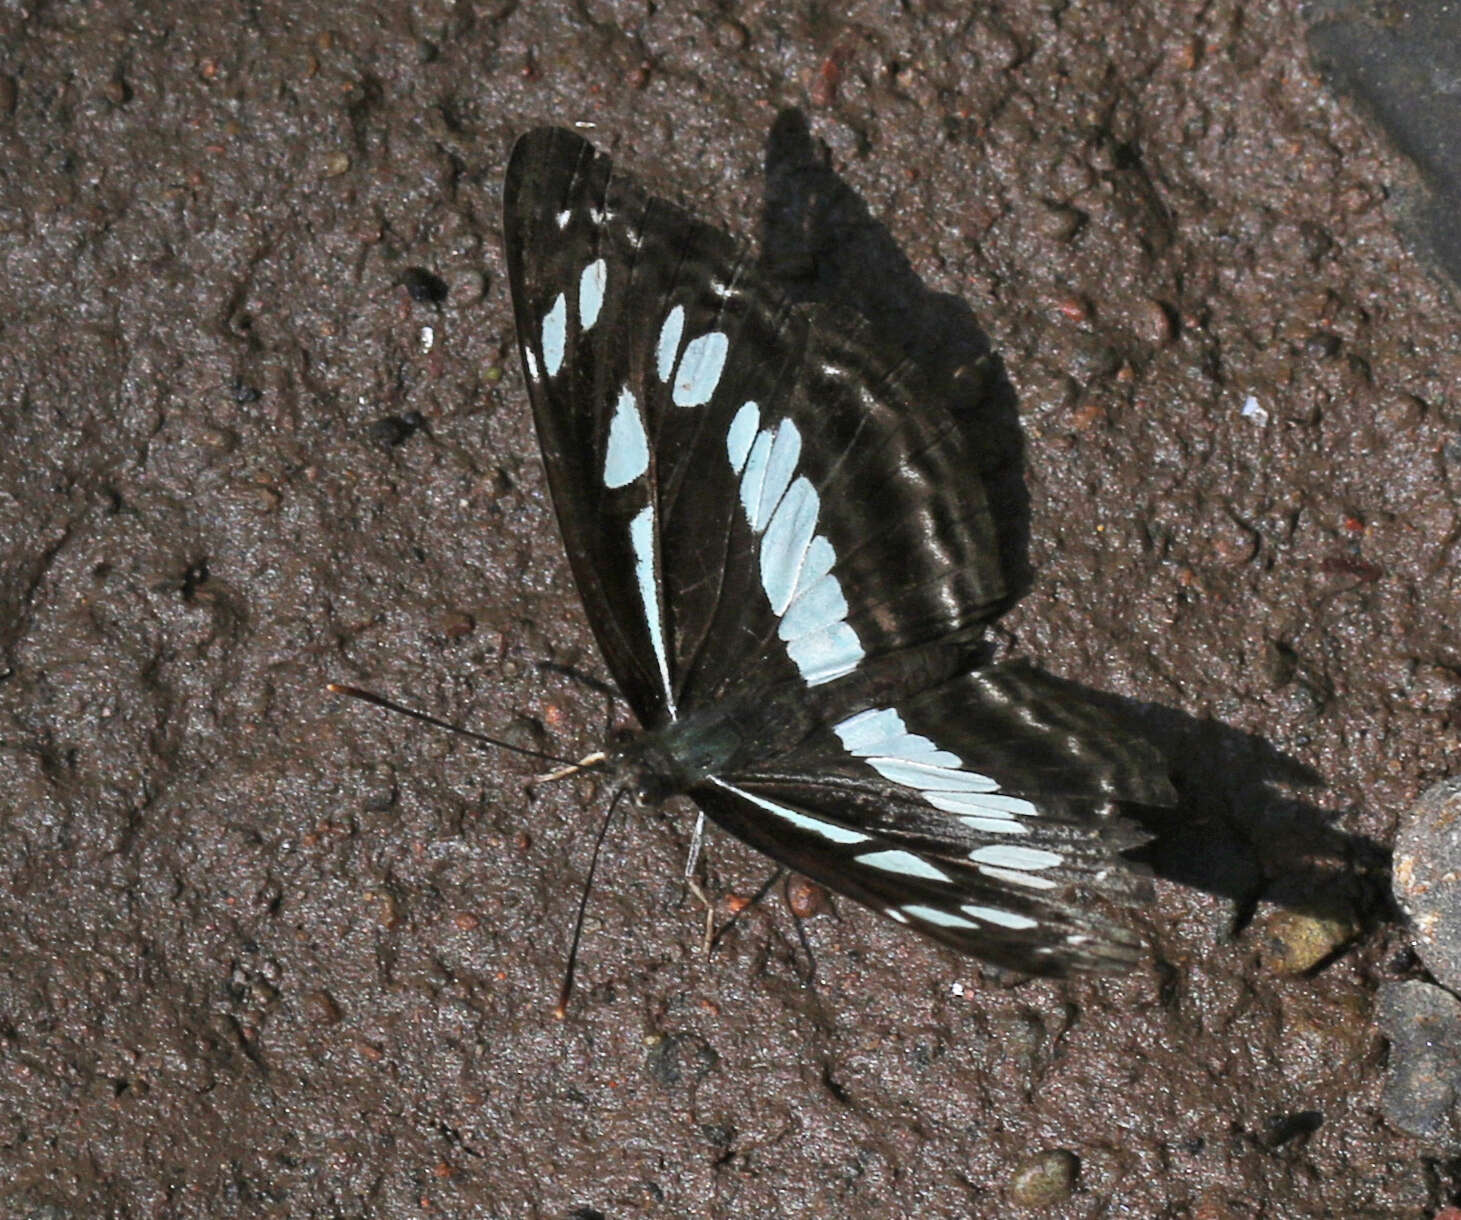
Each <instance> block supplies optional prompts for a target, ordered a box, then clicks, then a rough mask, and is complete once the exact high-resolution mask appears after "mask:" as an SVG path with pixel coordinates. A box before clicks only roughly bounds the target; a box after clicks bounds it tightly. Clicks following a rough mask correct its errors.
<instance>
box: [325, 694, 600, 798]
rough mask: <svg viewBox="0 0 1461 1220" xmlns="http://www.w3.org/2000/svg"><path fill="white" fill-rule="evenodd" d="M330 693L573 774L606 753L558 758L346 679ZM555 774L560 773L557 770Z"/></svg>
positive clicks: (590, 764) (566, 773)
mask: <svg viewBox="0 0 1461 1220" xmlns="http://www.w3.org/2000/svg"><path fill="white" fill-rule="evenodd" d="M326 689H327V690H329V691H330V693H331V694H335V695H349V696H350V698H352V699H359V700H361V701H363V702H365V703H373V704H375V706H376V707H383V708H385V709H386V711H388V712H399V713H400V714H401V715H402V716H409V717H411V719H412V720H420V721H422V722H423V723H425V724H433V725H435V726H436V727H437V728H439V729H446V730H447V732H449V733H456V734H457V735H458V736H461V737H467V738H470V739H471V740H472V741H475V742H477V743H478V744H479V745H484V746H495V747H496V748H497V749H499V750H511V751H512V752H513V753H514V754H526V755H527V756H528V757H529V758H540V759H542V760H543V761H544V762H551V763H561V764H563V766H564V767H565V770H564V774H565V775H571V774H572V773H573V772H574V771H578V770H582V769H584V768H585V767H589V766H592V765H593V764H594V763H596V762H598V761H601V760H602V758H603V755H602V754H600V755H599V757H598V758H595V757H594V756H593V755H592V754H590V755H589V757H588V758H585V759H581V760H580V761H578V762H574V761H573V760H572V759H568V758H559V757H558V755H556V754H548V753H546V752H544V751H543V750H530V749H528V747H527V746H517V745H513V743H512V742H510V741H503V740H502V738H500V737H489V736H488V735H487V734H486V733H476V732H473V731H472V730H471V729H464V728H462V726H461V725H459V724H452V723H451V721H449V720H442V719H441V718H440V717H437V716H432V715H430V714H428V713H426V712H418V711H417V710H416V709H415V708H411V707H406V706H405V705H404V704H401V703H397V702H396V701H395V700H393V699H387V698H386V697H385V696H384V695H377V694H376V693H375V692H374V691H368V690H362V689H361V688H360V687H358V686H350V685H347V684H346V683H344V682H331V683H329V685H328V686H327V687H326ZM554 774H557V773H556V772H554Z"/></svg>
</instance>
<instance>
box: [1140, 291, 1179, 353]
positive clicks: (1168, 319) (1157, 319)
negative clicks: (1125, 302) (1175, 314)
mask: <svg viewBox="0 0 1461 1220" xmlns="http://www.w3.org/2000/svg"><path fill="white" fill-rule="evenodd" d="M1131 326H1132V329H1133V330H1134V331H1135V332H1136V337H1137V338H1138V339H1140V340H1141V341H1142V342H1143V343H1150V344H1153V345H1154V346H1160V345H1162V344H1165V343H1170V342H1171V341H1172V336H1173V334H1174V333H1175V331H1174V328H1173V324H1172V315H1171V313H1170V312H1169V311H1168V309H1167V307H1166V306H1165V305H1163V304H1162V303H1161V302H1160V301H1153V300H1151V299H1148V300H1145V301H1142V302H1141V304H1139V305H1138V306H1137V307H1136V309H1135V310H1134V311H1133V313H1132V317H1131Z"/></svg>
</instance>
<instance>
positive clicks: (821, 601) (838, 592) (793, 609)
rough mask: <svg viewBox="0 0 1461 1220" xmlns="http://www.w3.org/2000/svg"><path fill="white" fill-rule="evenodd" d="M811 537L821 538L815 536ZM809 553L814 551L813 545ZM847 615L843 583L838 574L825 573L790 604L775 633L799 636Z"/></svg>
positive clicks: (791, 637)
mask: <svg viewBox="0 0 1461 1220" xmlns="http://www.w3.org/2000/svg"><path fill="white" fill-rule="evenodd" d="M812 541H813V542H820V541H822V540H821V539H820V538H813V539H812ZM807 555H808V556H810V555H811V548H810V547H809V548H808V549H807ZM802 562H803V566H804V567H805V565H806V560H805V559H803V561H802ZM846 617H847V599H846V598H845V597H843V596H842V585H841V584H840V583H839V582H838V580H837V578H836V577H835V576H824V577H822V579H821V580H819V581H817V583H816V584H814V585H813V586H812V587H811V588H810V589H808V590H807V591H806V592H805V593H801V594H798V595H797V597H796V598H795V600H793V601H792V603H791V605H790V606H788V607H787V610H786V613H785V614H783V615H782V616H781V622H780V624H779V625H778V626H777V628H776V634H777V635H779V636H780V637H781V638H782V639H783V640H787V641H791V640H799V639H801V638H802V636H804V635H811V633H812V632H814V631H821V630H822V629H823V628H824V627H827V626H828V625H829V624H832V623H835V622H838V621H839V620H841V619H844V618H846Z"/></svg>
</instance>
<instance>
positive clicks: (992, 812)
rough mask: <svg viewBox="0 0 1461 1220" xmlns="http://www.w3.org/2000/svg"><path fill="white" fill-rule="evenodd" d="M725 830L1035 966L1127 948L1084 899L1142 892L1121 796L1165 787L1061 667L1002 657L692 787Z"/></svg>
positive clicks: (972, 943)
mask: <svg viewBox="0 0 1461 1220" xmlns="http://www.w3.org/2000/svg"><path fill="white" fill-rule="evenodd" d="M694 795H695V798H696V800H697V801H698V802H699V803H700V804H702V805H703V806H704V807H705V808H706V810H707V812H709V813H710V815H711V816H712V818H714V819H715V820H716V821H717V822H718V823H720V824H721V825H723V826H724V827H725V828H726V829H728V830H730V831H731V832H732V833H734V834H736V835H738V836H739V837H741V838H745V839H747V840H748V841H749V842H751V843H752V844H753V845H754V846H756V847H757V848H759V849H760V850H761V851H763V852H765V853H766V854H767V855H770V856H772V857H773V858H774V859H777V860H780V861H781V862H782V863H784V864H786V865H787V866H788V867H790V868H794V869H796V870H797V871H799V872H804V873H806V874H807V875H809V876H811V877H813V878H814V879H816V880H818V881H820V882H822V883H823V884H825V885H827V886H828V887H829V888H831V889H833V890H836V891H838V892H840V893H842V894H845V895H846V896H848V897H850V898H854V899H856V900H857V901H859V902H862V903H865V904H866V905H868V906H871V907H873V908H874V909H877V910H881V911H883V912H884V913H885V914H887V915H888V916H889V917H890V918H893V919H895V920H897V921H898V922H901V923H904V924H908V925H911V926H914V927H916V928H918V930H920V931H922V932H924V933H925V934H927V935H929V936H932V937H933V938H935V939H937V940H940V941H943V942H945V943H947V944H951V945H954V946H955V947H957V948H960V949H963V950H964V951H966V952H970V953H974V954H975V955H976V956H979V957H982V958H984V959H985V960H988V961H994V962H996V963H998V964H1001V965H1005V966H1008V967H1011V968H1016V969H1021V970H1026V971H1030V972H1034V973H1043V974H1063V973H1067V972H1070V971H1072V970H1080V969H1101V968H1110V967H1111V966H1113V965H1119V964H1122V963H1125V962H1129V961H1131V960H1132V959H1133V955H1134V954H1135V953H1136V952H1137V951H1138V950H1139V948H1140V941H1139V939H1138V938H1136V937H1135V936H1133V934H1132V933H1131V932H1130V931H1129V930H1127V929H1126V928H1125V927H1123V926H1121V925H1120V924H1117V923H1114V922H1112V921H1111V920H1110V919H1108V918H1106V917H1105V916H1103V915H1102V914H1101V913H1100V912H1099V909H1098V908H1097V907H1095V906H1093V904H1092V900H1093V899H1100V900H1102V901H1104V902H1105V903H1106V904H1108V905H1114V906H1121V905H1127V904H1130V903H1132V902H1134V901H1137V900H1139V899H1142V898H1144V897H1145V896H1146V893H1147V887H1146V884H1145V881H1144V879H1143V878H1142V877H1141V876H1140V875H1139V874H1137V873H1136V872H1134V871H1133V870H1132V869H1131V868H1130V867H1129V866H1128V865H1127V863H1126V862H1125V861H1123V860H1121V859H1120V858H1119V857H1118V852H1120V851H1122V850H1125V849H1128V848H1131V847H1134V846H1136V845H1138V844H1139V843H1140V842H1141V841H1142V838H1143V836H1142V835H1141V834H1140V832H1139V831H1137V830H1136V828H1134V827H1133V826H1132V825H1131V824H1130V823H1128V822H1126V821H1125V820H1124V819H1122V818H1120V817H1118V816H1116V814H1115V810H1114V806H1113V802H1115V801H1118V800H1123V801H1133V802H1139V803H1143V804H1166V803H1169V802H1170V801H1171V799H1172V792H1171V789H1170V786H1169V785H1168V784H1167V782H1166V781H1165V779H1164V778H1162V771H1161V765H1160V761H1159V760H1158V759H1157V758H1156V756H1155V753H1154V751H1152V750H1151V749H1150V748H1149V747H1147V746H1145V745H1144V743H1141V742H1140V741H1138V740H1136V739H1134V738H1132V737H1131V736H1130V735H1128V734H1126V733H1125V732H1123V731H1121V730H1120V729H1118V728H1117V727H1116V725H1115V723H1114V721H1112V719H1111V717H1110V715H1109V714H1108V713H1107V712H1105V711H1104V710H1102V709H1099V708H1097V707H1095V706H1094V705H1093V704H1092V703H1090V701H1089V700H1088V699H1087V698H1085V697H1083V696H1081V695H1080V694H1079V693H1078V692H1076V691H1075V690H1073V689H1072V688H1070V687H1069V686H1068V684H1066V683H1062V682H1059V681H1058V680H1056V679H1053V678H1049V677H1047V676H1045V675H1043V674H1040V673H1039V672H1037V671H1035V670H1033V669H1031V668H1029V667H1028V666H1025V665H1022V664H1009V665H994V666H988V667H986V668H984V669H981V670H977V671H975V672H974V673H970V674H965V675H962V676H960V677H958V678H955V679H952V680H950V681H948V682H946V683H943V684H941V685H940V686H938V687H935V688H933V689H931V690H928V691H924V692H921V693H919V694H916V695H913V696H911V697H909V698H907V699H905V700H900V701H898V702H897V703H896V704H895V705H889V706H875V707H870V708H865V709H863V710H862V711H860V712H857V713H854V714H853V715H851V716H848V717H845V718H844V719H842V720H840V721H837V722H834V723H832V724H829V725H827V726H825V727H823V728H821V729H819V730H817V731H816V732H814V733H813V734H811V735H810V736H808V737H807V738H806V739H805V740H804V741H803V742H802V743H800V744H799V745H798V746H796V747H794V748H792V749H790V750H788V751H786V752H785V753H783V754H781V755H778V756H776V757H773V758H768V759H766V760H764V761H762V762H761V763H759V764H757V765H756V766H754V767H750V768H743V769H740V770H738V771H736V772H734V773H731V774H728V775H726V776H724V777H716V778H714V779H712V780H710V781H708V783H707V784H705V785H703V786H702V787H700V788H697V789H696V790H695V791H694Z"/></svg>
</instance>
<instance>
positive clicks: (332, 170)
mask: <svg viewBox="0 0 1461 1220" xmlns="http://www.w3.org/2000/svg"><path fill="white" fill-rule="evenodd" d="M349 170H350V154H349V153H343V152H332V153H330V154H328V155H327V156H326V157H325V159H324V160H323V161H322V162H320V172H321V173H323V174H324V176H325V177H326V178H338V177H339V176H340V175H341V174H344V173H348V172H349Z"/></svg>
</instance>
